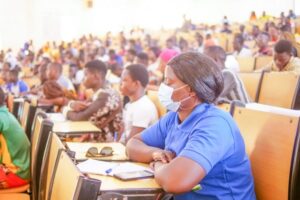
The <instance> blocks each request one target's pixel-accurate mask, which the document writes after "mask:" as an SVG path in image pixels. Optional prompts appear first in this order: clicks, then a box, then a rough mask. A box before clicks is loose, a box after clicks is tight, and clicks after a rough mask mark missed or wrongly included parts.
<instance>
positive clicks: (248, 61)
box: [236, 57, 255, 72]
mask: <svg viewBox="0 0 300 200" xmlns="http://www.w3.org/2000/svg"><path fill="white" fill-rule="evenodd" d="M236 60H237V61H238V63H239V66H240V72H253V71H254V64H255V58H254V57H237V58H236Z"/></svg>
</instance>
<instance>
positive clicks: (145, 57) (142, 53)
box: [137, 52, 149, 61]
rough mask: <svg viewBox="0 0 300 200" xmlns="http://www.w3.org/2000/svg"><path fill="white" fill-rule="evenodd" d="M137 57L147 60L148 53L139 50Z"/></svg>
mask: <svg viewBox="0 0 300 200" xmlns="http://www.w3.org/2000/svg"><path fill="white" fill-rule="evenodd" d="M137 57H138V58H139V59H141V60H147V61H148V60H149V57H148V54H146V53H145V52H140V53H138V54H137Z"/></svg>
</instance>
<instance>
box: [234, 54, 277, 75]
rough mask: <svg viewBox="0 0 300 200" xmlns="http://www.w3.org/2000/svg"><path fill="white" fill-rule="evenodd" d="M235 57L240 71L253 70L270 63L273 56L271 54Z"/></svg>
mask: <svg viewBox="0 0 300 200" xmlns="http://www.w3.org/2000/svg"><path fill="white" fill-rule="evenodd" d="M236 59H237V61H238V63H239V66H240V72H253V71H255V70H259V69H261V68H263V67H265V66H266V65H267V64H269V63H271V62H272V60H273V57H272V56H259V57H237V58H236Z"/></svg>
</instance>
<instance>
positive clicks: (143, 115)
mask: <svg viewBox="0 0 300 200" xmlns="http://www.w3.org/2000/svg"><path fill="white" fill-rule="evenodd" d="M151 108H152V107H151V105H144V106H143V108H139V110H137V109H136V110H134V113H133V117H132V126H135V127H141V128H147V127H148V126H149V125H150V124H151V122H152V121H153V116H155V114H154V113H153V112H156V110H152V109H151ZM154 109H155V107H154Z"/></svg>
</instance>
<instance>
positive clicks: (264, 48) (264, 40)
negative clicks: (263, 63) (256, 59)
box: [254, 32, 273, 56]
mask: <svg viewBox="0 0 300 200" xmlns="http://www.w3.org/2000/svg"><path fill="white" fill-rule="evenodd" d="M269 41H270V36H269V34H268V33H266V32H262V33H259V34H258V36H257V38H256V44H257V46H258V51H257V52H254V56H272V55H273V51H272V48H270V47H269V44H268V43H269Z"/></svg>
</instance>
